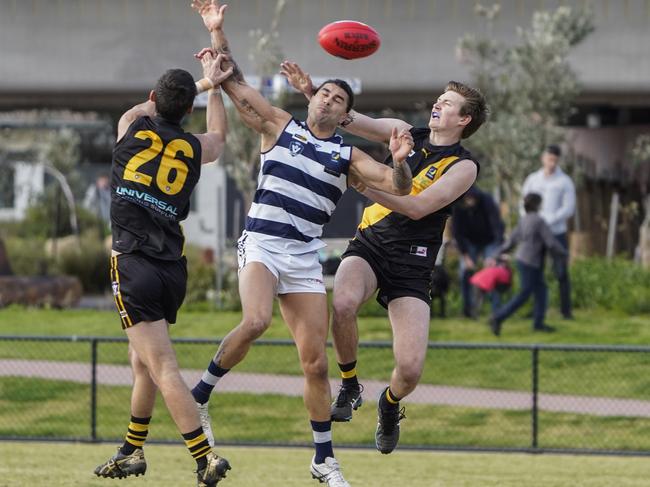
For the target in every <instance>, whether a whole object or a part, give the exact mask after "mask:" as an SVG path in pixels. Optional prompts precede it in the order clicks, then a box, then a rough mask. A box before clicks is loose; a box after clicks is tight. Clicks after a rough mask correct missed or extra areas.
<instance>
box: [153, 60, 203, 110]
mask: <svg viewBox="0 0 650 487" xmlns="http://www.w3.org/2000/svg"><path fill="white" fill-rule="evenodd" d="M154 92H155V93H156V112H158V115H160V116H161V117H162V118H164V119H165V120H169V121H171V122H180V121H181V120H182V119H183V117H184V116H185V114H186V113H187V111H188V110H189V109H190V107H191V106H192V104H193V103H194V97H195V96H196V85H195V84H194V78H193V77H192V75H191V74H190V73H188V72H187V71H185V70H184V69H169V70H167V71H165V74H163V75H162V76H161V77H160V79H158V81H157V82H156V87H155V88H154Z"/></svg>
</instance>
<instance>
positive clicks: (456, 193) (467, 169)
mask: <svg viewBox="0 0 650 487" xmlns="http://www.w3.org/2000/svg"><path fill="white" fill-rule="evenodd" d="M477 174H478V173H477V169H476V164H475V163H474V162H472V161H470V160H468V159H464V160H462V161H459V162H457V163H456V164H454V165H453V166H452V167H451V168H450V169H449V170H448V171H447V172H446V173H445V174H444V175H443V176H442V177H441V178H440V179H439V180H438V181H437V182H436V183H435V184H432V185H431V186H429V187H428V188H427V189H425V190H424V191H422V192H421V193H419V194H416V195H407V196H399V197H397V196H394V195H392V194H387V193H385V192H382V191H376V190H375V189H373V188H372V187H368V188H366V189H365V190H363V194H364V195H365V196H367V197H368V198H370V199H371V200H373V201H374V202H376V203H379V204H380V205H382V206H385V207H386V208H388V209H390V210H393V211H396V212H397V213H401V214H402V215H406V216H407V217H409V218H410V219H412V220H419V219H420V218H423V217H425V216H426V215H429V214H431V213H433V212H436V211H438V210H440V209H442V208H444V207H445V206H447V205H449V204H451V203H453V202H454V201H456V200H457V199H458V198H459V197H460V196H461V195H463V194H464V193H465V192H466V191H467V190H468V189H469V188H470V186H471V185H472V184H474V181H476V176H477Z"/></svg>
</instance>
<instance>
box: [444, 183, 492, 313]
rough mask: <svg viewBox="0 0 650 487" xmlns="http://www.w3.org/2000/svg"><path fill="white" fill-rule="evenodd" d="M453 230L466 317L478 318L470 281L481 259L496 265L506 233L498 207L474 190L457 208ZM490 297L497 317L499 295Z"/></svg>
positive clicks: (453, 219) (481, 193) (477, 190)
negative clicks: (458, 257)
mask: <svg viewBox="0 0 650 487" xmlns="http://www.w3.org/2000/svg"><path fill="white" fill-rule="evenodd" d="M452 228H453V236H454V239H455V240H456V245H457V246H458V251H459V252H460V259H459V273H460V283H461V284H460V287H461V295H462V297H463V314H464V315H465V316H467V317H475V316H476V311H477V310H476V306H475V303H473V298H472V287H471V285H470V282H469V279H470V277H471V276H472V274H473V273H474V271H475V270H476V269H477V267H478V262H479V260H480V259H481V258H482V259H483V260H484V261H486V263H487V264H489V265H494V263H495V261H494V259H495V257H496V256H497V252H498V250H499V246H500V245H501V244H502V243H503V230H504V224H503V220H502V219H501V215H500V213H499V207H498V206H497V204H496V202H495V201H494V199H493V198H492V197H491V196H490V195H489V194H487V193H484V192H483V191H481V190H480V189H479V188H478V187H476V186H472V187H471V188H470V189H469V191H468V192H467V193H465V196H463V198H462V199H461V200H460V201H459V202H458V203H457V204H456V205H454V209H453V213H452ZM489 294H490V300H491V303H492V312H493V313H494V311H496V309H497V308H498V307H499V305H500V304H501V303H500V295H499V293H497V292H490V293H489Z"/></svg>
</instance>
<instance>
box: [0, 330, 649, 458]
mask: <svg viewBox="0 0 650 487" xmlns="http://www.w3.org/2000/svg"><path fill="white" fill-rule="evenodd" d="M174 343H175V349H176V353H177V356H178V359H179V364H180V366H181V368H182V369H183V374H184V377H185V379H186V381H187V382H188V384H190V385H191V384H194V383H195V382H196V381H197V380H198V379H199V378H200V376H201V373H202V371H203V369H204V368H205V367H206V366H207V364H208V362H209V361H210V359H211V357H212V355H213V354H214V351H215V350H216V347H217V345H218V343H219V341H218V340H200V339H177V340H174ZM648 352H650V347H630V346H577V345H575V346H565V345H505V344H504V345H500V344H471V343H430V344H429V353H428V356H427V363H426V367H425V372H424V374H423V377H422V380H421V383H420V385H419V386H418V388H417V389H416V391H415V392H414V393H413V394H412V395H410V396H409V397H408V398H407V399H406V400H405V401H404V405H405V406H406V415H407V418H406V419H405V420H404V421H403V423H402V437H401V440H400V448H425V449H464V450H508V451H529V452H543V451H554V452H584V453H618V454H641V455H647V454H650V434H649V433H650V399H648V394H649V392H648V391H650V374H648V370H650V368H649V367H650V354H649V353H648ZM330 356H331V359H330V375H331V376H332V385H333V394H334V393H335V392H336V386H337V383H338V379H336V378H335V376H336V370H337V369H336V364H335V362H334V360H333V358H332V357H333V353H330ZM392 366H393V358H392V350H391V343H390V342H373V343H362V344H361V347H360V350H359V361H358V366H357V370H358V371H359V375H360V380H361V382H362V383H363V384H364V386H365V390H364V401H365V404H364V406H363V407H362V408H361V409H359V411H357V412H356V413H355V416H354V418H353V420H352V422H351V423H335V425H334V442H335V444H336V445H339V446H342V445H346V446H355V447H374V429H375V425H376V410H375V408H376V398H377V396H378V394H379V392H380V391H381V390H382V389H383V387H385V385H386V384H387V381H388V378H389V377H390V372H391V370H392ZM302 385H303V381H302V376H301V372H300V368H299V362H298V356H297V353H296V350H295V347H294V346H293V342H291V341H289V340H260V341H258V342H257V343H256V346H254V347H253V348H252V349H251V351H250V352H249V355H248V357H247V358H246V360H245V361H244V362H243V363H241V364H240V365H239V366H238V367H237V368H236V369H235V370H233V371H231V372H230V373H229V374H227V375H226V376H225V377H224V379H222V381H220V382H219V384H218V386H217V390H216V392H215V393H214V394H213V396H212V399H211V401H210V411H211V415H212V419H213V428H214V430H215V435H216V437H217V442H218V443H220V444H256V445H287V446H298V445H309V444H310V442H311V432H310V429H309V423H308V417H307V413H306V411H305V408H304V406H303V403H302ZM130 388H131V374H130V369H129V366H128V361H127V341H126V339H125V338H104V337H75V336H72V337H32V336H30V337H27V336H0V439H48V440H76V441H121V439H122V438H123V435H124V433H125V428H126V426H127V423H128V419H129V397H130ZM149 437H150V439H151V440H150V441H156V442H169V441H180V440H179V435H178V432H177V430H176V427H175V426H174V424H173V422H172V421H171V419H170V417H169V414H168V413H167V410H166V408H165V406H164V404H163V403H162V401H159V403H157V405H156V409H155V411H154V419H153V420H152V424H151V427H150V436H149Z"/></svg>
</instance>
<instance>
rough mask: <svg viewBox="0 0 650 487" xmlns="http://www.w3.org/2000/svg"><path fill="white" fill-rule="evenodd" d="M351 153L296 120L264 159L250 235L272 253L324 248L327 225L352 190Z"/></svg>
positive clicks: (250, 214)
mask: <svg viewBox="0 0 650 487" xmlns="http://www.w3.org/2000/svg"><path fill="white" fill-rule="evenodd" d="M351 153H352V147H350V146H349V145H344V144H343V139H342V138H341V136H340V135H333V136H332V137H330V138H328V139H319V138H318V137H316V136H315V135H314V134H312V133H311V131H310V130H309V128H308V127H307V124H306V123H305V122H300V121H298V120H296V119H293V118H292V119H291V120H290V121H289V123H288V124H287V126H286V127H285V128H284V130H283V131H282V133H281V134H280V137H279V138H278V140H277V142H276V143H275V145H274V146H273V147H272V148H271V149H270V150H268V151H267V152H264V153H262V154H261V156H260V158H261V164H260V171H259V175H258V180H257V190H256V192H255V197H254V200H253V204H252V205H251V208H250V211H249V212H248V217H247V218H246V232H247V234H248V235H251V236H252V237H253V238H254V239H255V241H256V242H257V243H258V244H259V245H260V246H261V247H263V248H265V249H267V250H270V251H272V252H278V253H284V254H303V253H306V252H313V251H315V250H318V249H320V248H322V247H324V246H325V244H324V243H323V242H322V241H321V240H320V236H321V235H322V233H323V225H324V224H325V223H327V222H328V221H329V220H330V217H331V215H332V213H333V212H334V209H335V208H336V204H337V202H338V201H339V199H340V198H341V196H342V195H343V192H344V191H345V190H346V189H347V175H348V170H349V166H350V155H351Z"/></svg>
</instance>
